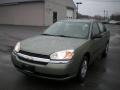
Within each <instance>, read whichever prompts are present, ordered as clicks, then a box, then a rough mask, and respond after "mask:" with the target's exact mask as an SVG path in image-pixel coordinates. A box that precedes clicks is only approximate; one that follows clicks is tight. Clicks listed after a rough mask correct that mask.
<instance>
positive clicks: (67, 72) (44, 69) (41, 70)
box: [11, 53, 76, 80]
mask: <svg viewBox="0 0 120 90" xmlns="http://www.w3.org/2000/svg"><path fill="white" fill-rule="evenodd" d="M11 58H12V62H13V64H14V66H15V67H16V68H17V69H18V70H19V71H21V72H23V73H25V74H29V75H32V76H37V77H42V78H47V79H55V80H66V79H69V78H72V77H75V76H76V73H75V72H74V70H73V65H72V63H71V62H66V63H65V62H64V63H62V62H61V63H58V62H56V63H55V62H53V61H51V62H50V61H49V60H45V62H44V63H43V62H42V63H33V62H28V61H26V60H23V59H22V58H19V57H18V55H17V54H16V53H12V56H11ZM34 59H35V58H34ZM41 61H42V60H41ZM43 61H44V60H43ZM46 63H47V64H46Z"/></svg>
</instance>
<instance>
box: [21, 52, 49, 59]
mask: <svg viewBox="0 0 120 90" xmlns="http://www.w3.org/2000/svg"><path fill="white" fill-rule="evenodd" d="M19 53H21V54H25V55H28V56H33V57H38V58H45V59H50V56H49V55H42V54H35V53H31V52H27V51H23V50H20V51H19Z"/></svg>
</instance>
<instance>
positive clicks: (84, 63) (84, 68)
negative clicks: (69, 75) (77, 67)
mask: <svg viewBox="0 0 120 90" xmlns="http://www.w3.org/2000/svg"><path fill="white" fill-rule="evenodd" d="M87 68H88V66H87V61H86V60H85V61H84V62H83V64H82V68H81V77H82V78H84V77H85V76H86V72H87Z"/></svg>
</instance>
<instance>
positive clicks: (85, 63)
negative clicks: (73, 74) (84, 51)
mask: <svg viewBox="0 0 120 90" xmlns="http://www.w3.org/2000/svg"><path fill="white" fill-rule="evenodd" d="M87 70H88V57H87V56H84V57H83V61H82V62H81V65H80V69H79V72H78V75H77V81H80V82H83V81H84V79H85V77H86V74H87Z"/></svg>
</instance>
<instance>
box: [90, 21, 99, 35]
mask: <svg viewBox="0 0 120 90" xmlns="http://www.w3.org/2000/svg"><path fill="white" fill-rule="evenodd" d="M99 33H100V30H99V28H98V25H97V24H96V23H94V24H93V28H92V35H93V36H95V35H98V34H99Z"/></svg>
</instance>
